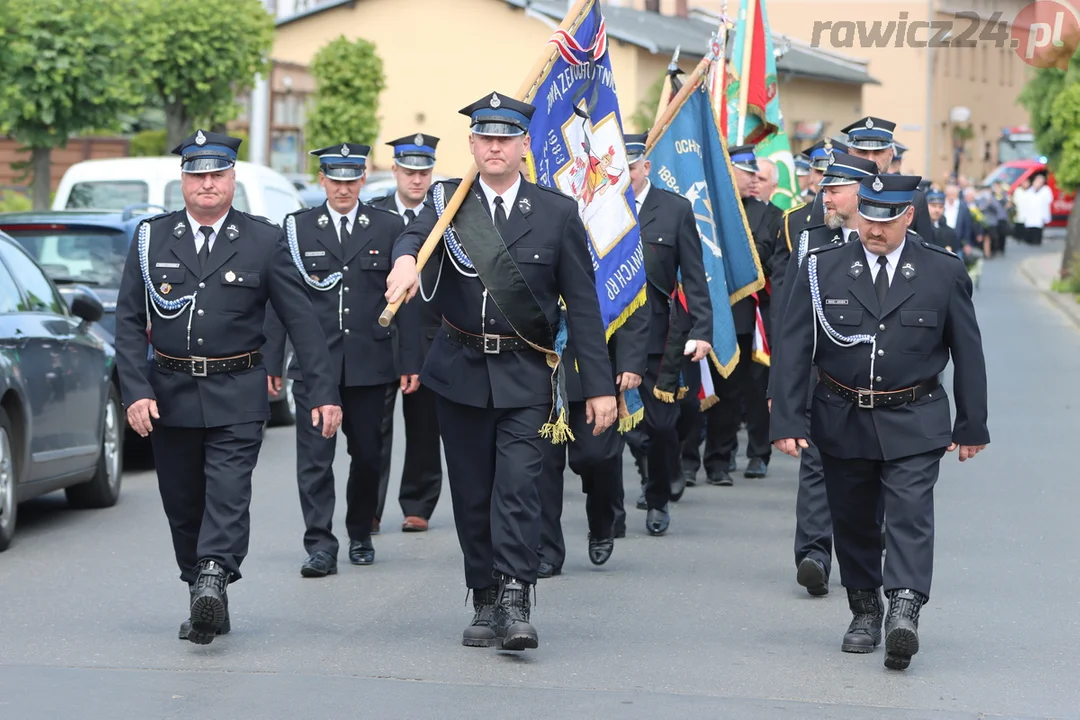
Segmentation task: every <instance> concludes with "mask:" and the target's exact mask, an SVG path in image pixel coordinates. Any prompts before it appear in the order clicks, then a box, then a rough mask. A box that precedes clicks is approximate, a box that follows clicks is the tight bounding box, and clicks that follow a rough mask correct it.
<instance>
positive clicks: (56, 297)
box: [0, 232, 124, 550]
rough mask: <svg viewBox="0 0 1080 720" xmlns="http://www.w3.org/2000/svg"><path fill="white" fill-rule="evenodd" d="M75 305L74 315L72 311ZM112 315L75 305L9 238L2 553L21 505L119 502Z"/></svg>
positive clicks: (2, 289)
mask: <svg viewBox="0 0 1080 720" xmlns="http://www.w3.org/2000/svg"><path fill="white" fill-rule="evenodd" d="M69 304H70V307H69ZM104 312H105V311H104V308H103V307H102V303H101V301H100V300H99V299H98V297H97V295H96V294H95V293H94V291H93V290H91V289H89V288H88V287H86V286H82V285H75V286H72V287H70V288H69V297H68V302H65V298H64V297H63V296H62V295H61V294H60V292H59V291H58V290H57V288H56V286H55V285H53V283H52V282H50V280H49V278H48V277H47V276H46V274H45V273H44V272H43V270H42V268H41V267H40V266H39V265H38V264H37V263H36V262H34V259H33V258H32V257H31V256H30V255H29V254H28V253H27V252H26V250H25V249H23V247H22V246H21V245H20V244H19V243H18V242H16V241H15V240H14V239H12V238H11V237H10V236H8V235H5V234H4V233H3V232H0V550H5V549H6V548H7V547H8V545H9V544H10V543H11V539H12V537H13V535H14V532H15V520H16V515H17V513H18V504H19V503H20V502H22V501H24V500H29V499H30V498H33V497H37V496H38V495H43V494H45V493H48V492H53V491H54V490H60V489H64V490H65V492H66V493H67V498H68V502H69V503H70V504H71V505H72V506H73V507H80V508H83V507H98V508H100V507H109V506H112V505H114V504H116V501H117V499H118V498H119V497H120V480H121V474H122V472H123V445H124V433H123V430H122V429H123V427H124V415H123V410H122V408H121V405H120V390H119V384H118V381H117V376H116V363H115V358H114V351H113V348H112V345H110V344H109V343H108V342H106V341H105V340H104V339H103V337H101V333H100V332H99V331H98V330H97V329H96V327H95V324H96V323H98V322H99V321H100V320H101V319H102V317H103V315H104Z"/></svg>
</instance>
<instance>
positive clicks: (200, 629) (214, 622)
mask: <svg viewBox="0 0 1080 720" xmlns="http://www.w3.org/2000/svg"><path fill="white" fill-rule="evenodd" d="M228 586H229V571H228V570H226V569H225V568H223V567H222V566H221V564H220V563H218V562H217V561H216V560H202V561H200V562H199V576H198V577H197V578H195V585H194V587H193V588H192V592H191V627H190V629H189V630H188V638H187V639H188V640H190V641H191V642H193V643H196V644H197V645H209V644H210V643H211V642H213V641H214V637H215V636H217V635H218V634H219V633H221V630H222V629H223V628H224V627H225V622H226V621H227V620H228V617H229V599H228V595H227V593H226V588H227V587H228Z"/></svg>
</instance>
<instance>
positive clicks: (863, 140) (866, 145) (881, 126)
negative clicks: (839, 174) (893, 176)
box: [840, 117, 937, 244]
mask: <svg viewBox="0 0 1080 720" xmlns="http://www.w3.org/2000/svg"><path fill="white" fill-rule="evenodd" d="M895 129H896V123H894V122H890V121H888V120H882V119H881V118H876V117H864V118H860V119H859V120H856V121H855V122H853V123H851V124H850V125H848V126H847V127H845V128H843V129H842V130H841V131H840V132H844V133H847V140H848V146H849V147H850V150H849V151H848V152H850V153H851V154H852V155H856V156H858V157H861V158H866V159H867V160H873V161H874V162H875V163H877V166H878V172H880V173H882V174H887V173H889V170H890V168H891V167H892V165H893V158H895V157H896V153H897V150H896V141H895V139H894V138H893V130H895ZM901 147H903V146H901ZM900 154H901V155H903V150H901V151H900ZM912 207H913V208H914V209H915V219H914V220H913V221H912V223H911V229H912V230H914V231H915V232H916V233H918V234H919V237H921V238H922V239H923V240H925V241H927V242H928V243H933V244H937V241H936V240H935V239H934V230H933V224H932V223H931V221H930V211H929V210H928V209H927V207H926V193H924V192H923V191H922V190H920V189H918V188H916V189H915V192H914V194H913V196H912Z"/></svg>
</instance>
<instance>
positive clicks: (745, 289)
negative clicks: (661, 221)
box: [649, 85, 765, 377]
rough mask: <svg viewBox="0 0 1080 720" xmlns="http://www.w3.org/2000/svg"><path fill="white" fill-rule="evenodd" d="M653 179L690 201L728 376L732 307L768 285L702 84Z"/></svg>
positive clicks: (655, 152)
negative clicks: (699, 237) (699, 238)
mask: <svg viewBox="0 0 1080 720" xmlns="http://www.w3.org/2000/svg"><path fill="white" fill-rule="evenodd" d="M649 160H650V162H651V163H652V168H651V170H650V173H649V179H650V180H651V181H652V182H653V183H654V184H655V185H657V186H658V187H662V188H667V189H669V190H672V191H673V192H677V193H679V194H680V195H682V196H683V197H685V198H686V199H687V200H689V201H690V202H691V204H692V205H693V208H694V218H695V220H696V221H697V226H698V234H699V235H700V236H701V245H702V252H703V256H704V260H705V275H706V279H707V280H708V282H709V296H710V298H711V300H712V307H713V350H714V353H715V356H714V358H713V362H714V363H715V365H716V368H717V370H718V371H719V372H720V374H721V375H722V376H723V377H727V376H728V375H729V374H730V372H731V370H732V369H733V368H734V367H735V364H736V362H738V359H739V346H738V342H737V341H736V338H735V324H734V321H733V320H732V317H731V305H732V304H734V303H735V302H737V301H739V300H741V299H743V298H744V297H748V296H749V295H751V294H752V293H754V292H756V291H758V290H760V289H762V288H763V287H764V285H765V280H764V276H763V274H762V271H761V262H760V260H759V259H758V255H757V249H756V248H755V246H754V244H753V242H751V240H750V229H749V227H748V226H747V223H746V215H745V213H744V212H743V207H742V202H741V201H740V200H739V195H738V191H737V189H736V185H735V178H734V177H733V176H732V168H731V159H730V158H729V157H728V154H727V149H726V148H725V147H724V144H723V141H722V140H721V135H720V129H719V127H718V125H717V122H716V116H715V115H714V114H713V108H712V102H711V99H710V97H709V92H708V90H707V89H706V88H705V87H704V86H703V85H698V86H697V87H696V88H694V90H692V91H691V92H690V94H689V95H688V96H686V100H685V102H683V104H682V105H681V106H679V107H678V108H677V109H676V110H675V114H674V117H672V119H671V121H670V123H669V124H668V125H667V127H666V128H664V130H663V131H662V132H661V134H660V135H659V137H657V139H656V142H655V143H654V144H653V146H652V149H651V151H650V153H649Z"/></svg>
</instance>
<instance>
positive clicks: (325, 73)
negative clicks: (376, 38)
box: [307, 36, 386, 160]
mask: <svg viewBox="0 0 1080 720" xmlns="http://www.w3.org/2000/svg"><path fill="white" fill-rule="evenodd" d="M311 74H312V76H313V77H314V78H315V96H314V99H315V104H314V106H313V107H312V110H311V113H310V114H309V115H308V122H307V142H308V144H309V145H310V146H311V147H316V148H318V147H329V146H330V145H334V144H335V143H340V142H353V143H360V144H363V145H371V144H372V143H373V142H375V138H377V137H378V136H379V118H378V115H377V114H376V113H377V111H378V109H379V93H381V92H382V91H383V89H384V88H385V87H386V79H385V77H384V75H383V64H382V60H381V59H380V58H379V56H378V54H376V52H375V46H374V45H373V44H371V43H369V42H368V41H367V40H355V41H349V40H347V39H346V38H345V37H344V36H341V37H339V38H337V39H336V40H333V41H332V42H330V43H329V44H328V45H326V46H324V47H323V48H322V49H321V50H319V52H318V53H317V54H316V55H315V59H314V61H313V62H312V63H311ZM313 160H314V159H313Z"/></svg>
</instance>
